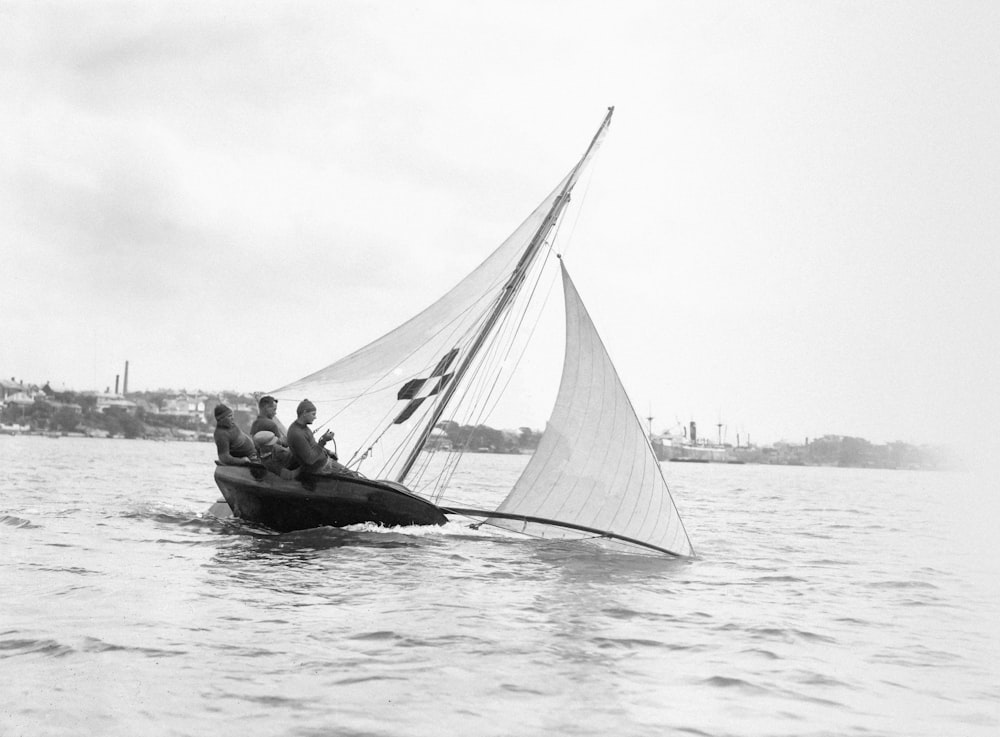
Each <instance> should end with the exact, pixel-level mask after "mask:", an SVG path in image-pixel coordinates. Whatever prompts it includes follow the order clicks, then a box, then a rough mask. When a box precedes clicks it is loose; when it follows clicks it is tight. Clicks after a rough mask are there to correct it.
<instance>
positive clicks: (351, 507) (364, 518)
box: [215, 465, 448, 532]
mask: <svg viewBox="0 0 1000 737" xmlns="http://www.w3.org/2000/svg"><path fill="white" fill-rule="evenodd" d="M258 477H259V478H258ZM215 483H216V484H217V485H218V487H219V490H220V491H221V492H222V496H223V497H224V498H225V500H226V503H227V504H228V505H229V508H230V509H231V510H232V511H233V514H234V515H236V516H237V517H239V518H240V519H244V520H246V521H248V522H254V523H256V524H259V525H263V526H265V527H269V528H271V529H272V530H277V531H278V532H292V531H294V530H308V529H311V528H313V527H347V526H348V525H357V524H363V523H365V522H374V523H375V524H378V525H383V526H386V527H396V526H407V525H443V524H445V523H446V522H447V521H448V520H447V518H446V517H445V516H444V514H443V513H442V512H441V510H440V509H439V508H438V507H436V506H435V505H434V504H431V503H430V502H429V501H427V500H426V499H422V498H421V497H418V496H416V495H415V494H413V493H412V492H410V491H409V490H408V489H407V488H406V487H405V486H402V485H401V484H397V483H394V482H392V481H380V480H375V479H366V478H354V477H346V476H323V477H318V476H314V477H312V478H310V479H307V480H305V481H299V480H292V481H285V480H282V479H281V478H279V477H277V476H275V475H274V474H271V473H265V472H263V471H262V470H254V471H251V469H250V468H248V467H247V466H221V465H219V466H216V468H215Z"/></svg>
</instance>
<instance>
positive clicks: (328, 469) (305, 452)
mask: <svg viewBox="0 0 1000 737" xmlns="http://www.w3.org/2000/svg"><path fill="white" fill-rule="evenodd" d="M296 413H297V414H298V417H297V418H296V419H295V422H293V423H292V424H291V426H290V427H289V428H288V449H289V450H290V451H292V456H293V457H294V458H295V460H296V461H298V462H299V464H300V465H301V466H302V469H303V470H304V471H305V472H307V473H310V474H312V475H314V476H334V475H338V476H357V475H358V474H357V473H355V472H354V471H351V470H350V469H349V468H347V466H343V465H341V464H340V463H337V455H336V453H330V451H328V450H327V449H326V448H325V447H323V446H325V445H326V444H327V443H328V442H329V441H330V440H332V439H333V431H332V430H327V431H326V432H325V433H323V435H322V436H320V439H319V440H318V441H317V440H316V436H315V435H313V431H312V430H311V429H310V427H309V425H311V424H312V423H313V422H315V420H316V405H315V404H313V403H312V402H310V401H309V400H308V399H303V400H302V401H301V402H299V406H298V407H297V408H296Z"/></svg>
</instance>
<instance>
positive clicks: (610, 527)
mask: <svg viewBox="0 0 1000 737" xmlns="http://www.w3.org/2000/svg"><path fill="white" fill-rule="evenodd" d="M560 264H561V262H560ZM561 265H562V264H561ZM562 280H563V291H564V295H565V303H566V357H565V361H564V363H563V374H562V381H561V384H560V387H559V394H558V398H557V399H556V404H555V408H554V409H553V411H552V416H551V418H550V419H549V423H548V425H547V426H546V428H545V434H544V435H543V436H542V440H541V442H540V443H539V446H538V450H537V451H535V454H534V456H532V458H531V461H529V463H528V465H527V467H525V469H524V472H523V473H522V474H521V478H520V479H519V480H518V482H517V484H516V485H515V486H514V489H513V490H512V491H511V493H510V494H509V495H508V496H507V498H506V499H505V500H504V502H503V503H502V504H501V505H500V507H499V508H498V509H497V511H498V512H500V513H503V514H504V516H505V517H506V518H491V519H490V523H491V524H495V525H497V526H500V527H505V528H508V529H513V530H519V531H524V532H528V533H530V534H532V535H535V536H539V537H545V538H562V539H575V538H580V537H587V536H590V537H593V536H595V535H596V536H601V533H603V534H605V535H606V536H607V537H608V539H610V540H618V541H621V542H625V543H628V544H635V545H640V546H644V547H648V548H651V549H655V550H659V551H661V552H665V553H670V554H673V555H679V556H688V555H691V553H692V548H691V541H690V539H689V538H688V535H687V531H686V530H685V529H684V524H683V522H682V521H681V517H680V514H679V513H678V512H677V507H676V506H675V505H674V501H673V499H672V497H671V496H670V491H669V489H668V488H667V483H666V481H665V480H664V478H663V474H662V472H661V470H660V464H659V463H658V462H657V460H656V456H655V455H654V454H653V449H652V448H651V447H650V444H649V440H648V438H647V436H646V433H645V431H644V429H643V427H642V423H641V422H640V420H639V418H638V417H637V416H636V414H635V410H634V409H633V407H632V404H631V402H630V401H629V399H628V396H627V395H626V393H625V389H624V387H623V386H622V383H621V380H620V379H619V378H618V373H617V372H616V371H615V367H614V365H613V364H612V362H611V358H610V357H609V356H608V353H607V350H606V349H605V348H604V344H603V343H602V342H601V338H600V336H599V335H598V334H597V329H596V328H595V327H594V324H593V322H592V321H591V319H590V315H589V314H588V313H587V309H586V307H584V305H583V302H582V301H581V300H580V295H579V294H578V293H577V291H576V287H575V286H574V285H573V281H572V280H571V279H570V277H569V274H568V273H567V271H566V267H565V265H562ZM518 516H523V517H526V518H532V519H535V520H548V522H549V523H539V522H524V521H517V520H516V519H513V518H516V517H518ZM553 523H554V524H553Z"/></svg>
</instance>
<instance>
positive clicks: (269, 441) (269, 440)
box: [253, 430, 278, 447]
mask: <svg viewBox="0 0 1000 737" xmlns="http://www.w3.org/2000/svg"><path fill="white" fill-rule="evenodd" d="M277 442H278V436H277V435H275V434H274V433H273V432H271V431H270V430H261V431H260V432H257V433H254V435H253V443H254V445H256V446H258V447H261V446H264V445H274V444H275V443H277Z"/></svg>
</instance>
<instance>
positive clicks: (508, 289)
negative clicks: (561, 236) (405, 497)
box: [396, 106, 615, 483]
mask: <svg viewBox="0 0 1000 737" xmlns="http://www.w3.org/2000/svg"><path fill="white" fill-rule="evenodd" d="M614 111H615V108H614V106H611V107H609V108H608V112H607V114H606V115H605V116H604V120H603V121H602V122H601V125H600V127H599V128H598V129H597V133H595V134H594V137H593V139H592V140H591V141H590V145H589V146H588V147H587V150H586V151H585V152H584V154H583V156H582V157H581V158H580V160H579V161H578V162H577V164H576V166H575V167H573V171H572V172H570V175H569V177H568V178H567V180H566V184H565V186H563V188H562V191H561V192H560V193H559V194H558V195H557V196H556V198H555V201H554V202H553V203H552V207H551V208H549V211H548V213H546V215H545V219H544V220H543V221H542V224H541V225H540V226H539V227H538V230H537V231H535V235H534V236H533V237H532V239H531V242H530V243H528V246H527V248H525V249H524V253H523V254H522V255H521V258H520V260H519V261H518V262H517V266H515V267H514V271H513V272H512V273H511V275H510V278H509V279H508V280H507V283H506V284H505V285H504V288H503V292H501V293H500V295H499V297H498V298H497V301H496V304H494V306H493V309H492V310H491V312H490V314H489V317H488V318H487V319H486V322H485V323H484V324H483V327H482V328H481V329H480V331H479V333H478V334H477V335H476V338H475V340H474V341H473V343H472V347H471V348H470V349H469V352H468V353H467V354H466V356H465V358H464V359H463V360H462V363H461V365H460V366H459V367H458V369H457V370H456V371H455V375H454V376H453V377H452V378H451V380H450V381H449V382H448V384H447V386H446V387H445V390H444V392H443V393H442V395H441V397H440V398H439V400H438V401H437V402H436V403H435V404H434V407H433V408H432V409H431V414H430V419H429V420H428V421H427V424H426V425H425V427H424V429H423V431H422V432H421V433H420V438H419V440H418V441H417V443H416V444H415V445H414V446H413V449H412V450H411V451H410V454H409V456H407V458H406V462H405V463H404V464H403V468H402V469H401V470H400V472H399V474H398V475H397V476H396V481H397V482H399V483H403V482H404V481H405V480H406V476H407V474H408V473H409V472H410V469H411V468H413V464H414V463H416V461H417V458H418V457H419V456H420V452H421V451H422V450H423V447H424V444H425V443H426V442H427V438H429V437H430V435H431V432H432V431H433V430H434V428H435V427H436V426H437V423H438V421H439V420H440V419H441V415H442V414H444V410H445V408H446V407H447V406H448V403H449V402H450V401H451V399H452V397H453V396H454V394H455V391H456V390H457V389H458V387H459V386H460V385H461V383H462V378H463V377H464V376H465V374H466V372H468V370H469V367H470V366H471V365H472V362H473V361H474V360H475V359H476V356H477V355H478V354H479V351H480V349H481V348H482V347H483V344H484V343H485V342H486V339H487V338H488V337H489V336H490V333H492V332H493V328H494V327H495V326H496V324H497V322H498V321H499V320H500V318H501V316H503V314H504V312H506V311H507V308H508V307H509V306H510V303H511V302H512V301H513V300H514V297H516V296H517V293H518V291H519V290H520V288H521V285H522V284H523V283H524V279H525V275H526V274H527V272H528V268H529V267H530V266H531V264H532V263H533V262H534V260H535V256H536V255H537V254H538V251H539V250H540V249H541V245H542V243H544V242H545V239H546V238H548V236H549V233H550V232H551V231H552V229H553V228H554V227H555V224H556V222H557V221H558V220H559V216H560V215H561V214H562V211H563V210H564V209H565V207H566V205H567V204H569V200H570V193H571V192H572V191H573V187H574V186H576V182H577V179H578V177H579V174H580V171H581V170H582V169H583V166H584V165H585V164H586V163H587V161H588V160H589V158H590V156H591V154H592V153H593V152H594V150H595V149H596V148H597V145H598V143H599V142H600V140H601V138H602V137H603V135H604V133H605V131H607V129H608V126H610V125H611V116H612V114H613V113H614Z"/></svg>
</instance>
